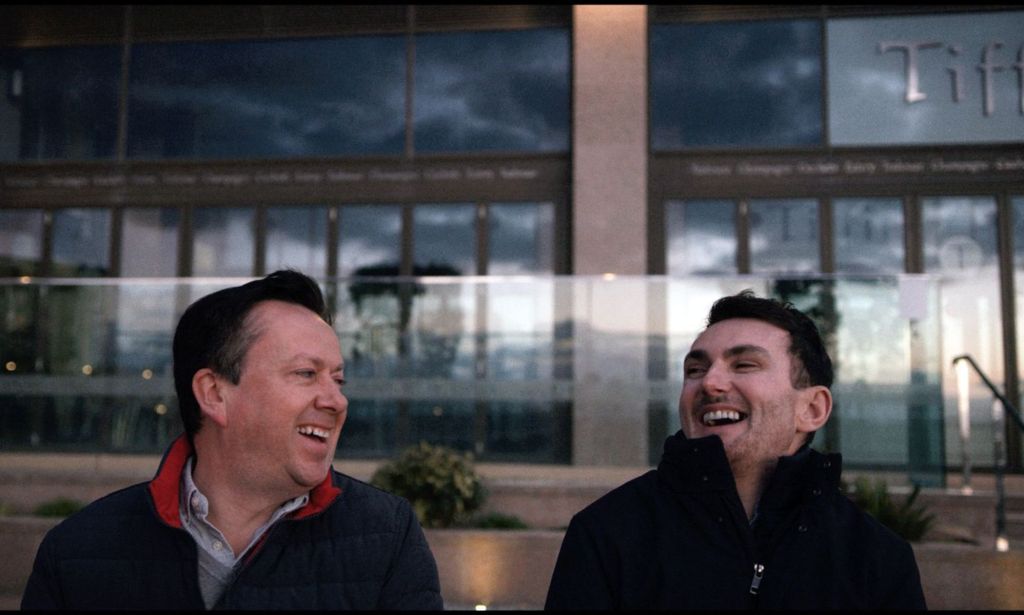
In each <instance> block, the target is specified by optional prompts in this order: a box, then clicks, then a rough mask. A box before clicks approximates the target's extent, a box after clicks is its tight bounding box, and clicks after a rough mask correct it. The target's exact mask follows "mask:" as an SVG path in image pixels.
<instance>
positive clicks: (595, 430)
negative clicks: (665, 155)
mask: <svg viewBox="0 0 1024 615" xmlns="http://www.w3.org/2000/svg"><path fill="white" fill-rule="evenodd" d="M573 45H574V48H573V71H574V72H573V150H572V156H573V163H572V176H573V186H572V198H573V232H572V235H573V270H574V273H575V274H576V275H577V276H594V277H592V278H577V279H576V289H575V292H574V295H575V297H574V300H575V309H574V312H575V314H574V316H575V322H576V327H575V330H574V362H573V363H574V378H573V380H574V382H573V385H574V395H573V397H574V400H573V464H575V465H613V466H645V465H647V457H648V452H647V447H648V442H647V440H648V427H647V422H648V420H647V393H646V389H647V387H646V380H647V377H646V374H647V368H646V366H647V352H646V344H645V337H644V332H645V331H646V328H647V316H648V315H647V292H646V283H645V280H644V279H643V278H627V279H623V278H622V277H621V276H642V275H644V274H646V273H647V271H646V268H647V7H646V6H643V5H640V6H636V5H628V6H615V5H599V6H588V5H583V6H581V5H576V6H574V7H573ZM601 276H604V277H601ZM613 278H614V279H613Z"/></svg>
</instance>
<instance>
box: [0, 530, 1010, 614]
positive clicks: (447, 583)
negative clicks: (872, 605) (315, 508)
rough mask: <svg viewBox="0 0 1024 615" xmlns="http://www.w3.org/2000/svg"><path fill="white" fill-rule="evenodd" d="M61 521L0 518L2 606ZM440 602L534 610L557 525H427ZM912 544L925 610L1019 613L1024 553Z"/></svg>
mask: <svg viewBox="0 0 1024 615" xmlns="http://www.w3.org/2000/svg"><path fill="white" fill-rule="evenodd" d="M59 521H60V520H59V519H44V518H37V517H27V516H12V517H0V544H2V545H3V557H2V558H0V609H16V608H17V607H18V604H19V602H20V597H21V592H22V590H23V588H24V586H25V582H26V581H27V580H28V575H29V573H30V572H31V569H32V561H33V560H34V559H35V553H36V550H37V549H38V548H39V543H40V541H41V540H42V538H43V535H44V534H45V533H46V532H47V531H48V530H49V529H50V528H51V527H53V526H54V525H56V524H57V523H58V522H59ZM426 536H427V541H428V542H429V543H430V547H431V549H432V550H433V552H434V557H435V559H436V560H437V567H438V571H439V573H440V578H441V592H442V594H443V596H444V601H445V606H446V607H447V608H450V609H458V608H464V609H472V608H473V607H475V606H476V605H478V604H483V605H487V606H488V607H490V608H518V609H539V608H541V607H543V605H544V599H545V597H546V595H547V589H548V583H549V582H550V580H551V571H552V570H553V569H554V566H555V559H556V558H557V556H558V549H559V547H560V546H561V544H562V536H563V532H562V531H561V530H470V529H457V530H453V529H449V530H426ZM1014 546H1015V548H1016V550H1013V551H1009V552H1007V553H998V552H996V551H994V550H993V549H991V548H986V547H978V546H973V545H963V544H953V543H939V542H928V543H920V544H916V545H914V553H915V555H916V556H917V564H918V567H919V568H920V570H921V580H922V584H923V586H924V592H925V597H926V599H927V601H928V607H929V608H930V609H969V610H979V609H984V610H989V609H1000V610H1002V609H1010V610H1024V591H1021V580H1022V579H1024V550H1021V545H1014Z"/></svg>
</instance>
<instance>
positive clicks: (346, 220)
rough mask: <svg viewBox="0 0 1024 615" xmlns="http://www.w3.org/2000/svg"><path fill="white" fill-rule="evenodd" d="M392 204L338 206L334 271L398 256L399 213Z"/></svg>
mask: <svg viewBox="0 0 1024 615" xmlns="http://www.w3.org/2000/svg"><path fill="white" fill-rule="evenodd" d="M401 211H402V210H401V208H400V207H398V206H395V205H364V206H355V207H342V208H341V216H340V219H339V230H338V241H339V245H338V261H339V262H338V274H339V275H342V276H347V275H352V274H353V273H354V272H355V270H356V269H358V268H360V267H366V266H371V265H384V264H391V265H394V266H395V267H398V262H399V260H401V257H400V252H399V250H400V248H401V244H402V213H401Z"/></svg>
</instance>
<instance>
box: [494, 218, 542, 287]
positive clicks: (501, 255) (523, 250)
mask: <svg viewBox="0 0 1024 615" xmlns="http://www.w3.org/2000/svg"><path fill="white" fill-rule="evenodd" d="M488 220H489V226H490V231H489V235H488V237H487V250H488V255H487V256H488V260H487V272H488V273H489V274H491V275H515V274H527V273H551V272H552V270H553V269H552V262H551V257H552V250H553V249H554V242H553V239H552V237H551V228H552V226H553V225H554V207H553V206H552V204H551V203H514V204H497V203H496V204H492V205H491V206H490V207H489V208H488Z"/></svg>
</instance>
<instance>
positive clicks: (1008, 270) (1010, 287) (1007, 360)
mask: <svg viewBox="0 0 1024 615" xmlns="http://www.w3.org/2000/svg"><path fill="white" fill-rule="evenodd" d="M996 198H997V201H996V229H997V230H996V232H997V238H996V246H997V251H998V256H999V278H1000V280H999V292H1000V305H1001V307H1002V317H1003V365H1004V368H1003V373H1004V374H1005V382H1004V384H1003V386H1004V387H1005V393H1006V398H1007V399H1010V400H1014V401H1016V400H1019V399H1020V376H1019V373H1020V372H1018V371H1017V370H1018V361H1017V351H1018V349H1017V306H1016V301H1015V298H1016V296H1017V295H1016V288H1015V284H1016V281H1015V279H1014V262H1013V260H1014V259H1013V257H1014V254H1013V252H1014V250H1013V240H1014V236H1013V222H1014V220H1013V214H1014V212H1013V203H1012V201H1011V199H1010V196H1009V194H1007V193H1006V192H1003V193H1001V194H999V195H998V196H997V197H996ZM1004 429H1005V438H1004V441H1005V444H1006V449H1005V452H1006V460H1007V469H1009V470H1010V471H1011V472H1020V471H1021V470H1022V464H1021V445H1022V441H1021V433H1020V432H1019V431H1018V430H1017V429H1016V427H1015V426H1014V425H1013V423H1012V422H1011V421H1004Z"/></svg>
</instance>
